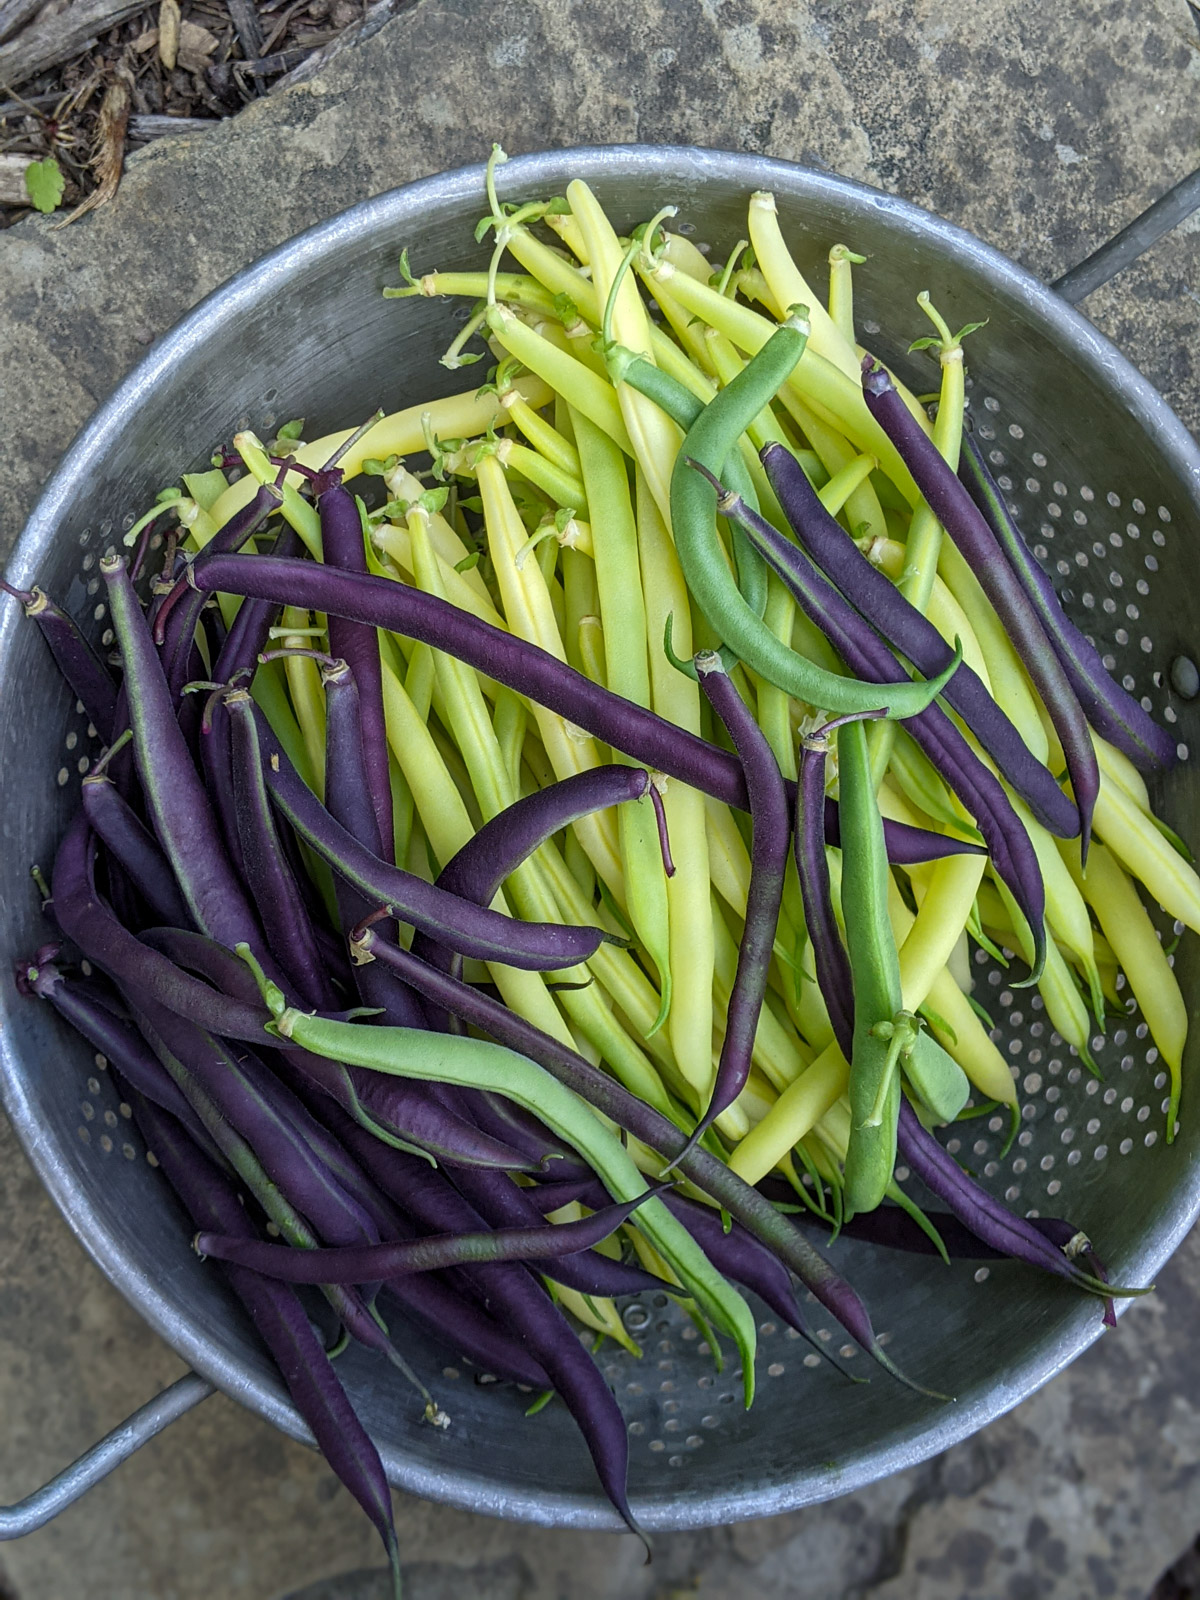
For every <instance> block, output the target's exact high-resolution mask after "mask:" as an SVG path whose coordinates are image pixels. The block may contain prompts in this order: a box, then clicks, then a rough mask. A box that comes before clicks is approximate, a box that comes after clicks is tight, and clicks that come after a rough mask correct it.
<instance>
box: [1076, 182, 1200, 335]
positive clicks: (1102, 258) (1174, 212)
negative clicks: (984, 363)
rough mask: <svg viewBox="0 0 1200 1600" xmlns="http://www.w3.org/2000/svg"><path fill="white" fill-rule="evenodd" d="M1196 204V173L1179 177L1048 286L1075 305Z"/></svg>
mask: <svg viewBox="0 0 1200 1600" xmlns="http://www.w3.org/2000/svg"><path fill="white" fill-rule="evenodd" d="M1198 206H1200V172H1192V173H1189V175H1188V176H1187V177H1186V178H1181V179H1180V181H1179V182H1178V183H1177V184H1176V185H1175V187H1174V188H1173V189H1168V190H1167V192H1166V194H1164V195H1160V196H1159V198H1158V199H1157V200H1156V201H1155V202H1154V204H1153V205H1151V206H1147V208H1146V210H1145V211H1143V212H1142V214H1141V216H1140V217H1135V218H1134V220H1133V221H1132V222H1131V223H1130V224H1129V226H1128V227H1126V228H1122V229H1121V231H1120V233H1118V234H1116V235H1115V236H1114V237H1113V238H1111V239H1110V240H1109V241H1108V243H1107V244H1102V245H1101V246H1100V248H1099V250H1094V251H1093V252H1092V254H1091V255H1090V256H1088V258H1087V260H1086V261H1081V262H1080V263H1079V265H1078V266H1077V267H1072V268H1071V270H1070V271H1069V272H1064V273H1063V275H1062V277H1061V278H1056V279H1055V280H1054V282H1053V283H1052V284H1051V285H1050V287H1051V288H1052V289H1054V290H1056V291H1057V292H1058V293H1059V294H1060V295H1062V297H1063V299H1064V300H1067V301H1069V302H1070V304H1071V305H1073V306H1074V305H1078V304H1079V302H1080V301H1081V300H1082V299H1083V298H1084V297H1085V296H1086V295H1089V294H1091V292H1092V290H1093V289H1098V288H1099V287H1100V285H1101V284H1102V283H1107V282H1108V280H1109V279H1110V278H1115V277H1116V275H1117V273H1118V272H1124V270H1125V268H1126V267H1128V266H1131V265H1132V264H1133V262H1135V261H1136V260H1137V259H1138V257H1139V256H1141V255H1145V253H1146V251H1147V250H1149V248H1150V246H1151V245H1152V244H1156V243H1157V242H1158V240H1159V239H1161V238H1162V236H1163V234H1164V233H1170V231H1171V229H1172V228H1177V227H1178V226H1179V224H1180V223H1181V222H1182V221H1183V220H1184V219H1185V218H1186V217H1190V216H1191V214H1192V212H1193V211H1195V210H1196V208H1197V207H1198Z"/></svg>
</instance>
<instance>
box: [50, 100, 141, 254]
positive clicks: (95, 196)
mask: <svg viewBox="0 0 1200 1600" xmlns="http://www.w3.org/2000/svg"><path fill="white" fill-rule="evenodd" d="M130 98H131V97H130V84H129V78H128V76H127V75H126V74H125V73H124V72H122V73H121V75H120V76H119V77H117V78H115V79H114V80H113V82H112V83H110V84H109V86H108V88H107V89H106V90H105V91H104V99H103V100H102V101H101V102H100V118H99V125H98V127H97V131H96V154H95V155H94V156H93V158H92V170H93V171H94V172H95V174H96V187H95V189H93V191H92V192H91V194H90V195H88V197H87V199H86V200H84V201H82V202H81V203H80V204H79V205H77V206H76V207H75V209H74V211H72V212H70V213H69V215H67V216H65V217H64V218H63V220H62V221H61V222H59V223H56V224H55V231H56V232H57V230H58V229H59V228H65V227H66V226H67V224H68V223H70V222H74V221H75V219H76V218H77V217H82V216H83V215H84V213H85V212H87V211H94V210H95V209H96V207H97V206H102V205H104V204H105V203H106V202H107V201H109V200H111V199H112V197H113V195H115V194H116V192H117V185H118V184H119V183H120V181H121V167H122V165H123V163H124V160H125V130H126V129H127V127H128V126H129V109H130Z"/></svg>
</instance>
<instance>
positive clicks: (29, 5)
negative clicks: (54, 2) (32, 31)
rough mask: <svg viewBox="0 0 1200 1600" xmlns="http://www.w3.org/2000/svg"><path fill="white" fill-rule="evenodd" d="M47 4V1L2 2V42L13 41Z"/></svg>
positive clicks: (0, 30) (2, 0)
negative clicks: (5, 40)
mask: <svg viewBox="0 0 1200 1600" xmlns="http://www.w3.org/2000/svg"><path fill="white" fill-rule="evenodd" d="M45 4H46V0H0V40H4V39H11V38H12V36H13V34H14V33H16V32H17V31H18V30H19V29H21V28H23V27H24V26H25V24H26V23H27V22H29V21H30V20H31V18H33V17H36V16H37V14H38V12H39V11H40V10H41V9H42V7H43V6H44V5H45Z"/></svg>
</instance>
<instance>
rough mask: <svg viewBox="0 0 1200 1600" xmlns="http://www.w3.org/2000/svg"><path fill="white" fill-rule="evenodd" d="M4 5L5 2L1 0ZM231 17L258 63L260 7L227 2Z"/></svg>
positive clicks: (249, 0)
mask: <svg viewBox="0 0 1200 1600" xmlns="http://www.w3.org/2000/svg"><path fill="white" fill-rule="evenodd" d="M0 3H3V0H0ZM227 4H228V7H229V15H230V17H231V19H232V21H233V26H234V28H235V29H236V30H237V36H238V39H239V40H240V41H241V46H242V53H243V55H244V56H245V57H246V60H247V61H256V60H257V59H258V57H259V56H260V55H262V50H263V36H262V29H261V28H260V27H259V23H258V7H257V6H256V5H255V4H254V0H227Z"/></svg>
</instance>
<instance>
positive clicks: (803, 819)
mask: <svg viewBox="0 0 1200 1600" xmlns="http://www.w3.org/2000/svg"><path fill="white" fill-rule="evenodd" d="M828 754H829V738H828V734H827V732H826V729H825V728H821V729H818V730H817V732H816V733H813V734H806V735H805V736H804V738H803V740H802V741H801V751H800V779H799V782H798V783H797V785H796V832H795V842H794V849H795V855H796V873H797V876H798V878H799V880H800V899H801V903H802V904H803V906H804V925H805V927H806V928H807V929H808V938H809V943H810V945H811V946H812V953H813V966H814V968H815V975H816V980H817V987H818V988H819V989H820V991H821V996H822V998H823V999H824V1001H825V1008H826V1010H827V1011H828V1012H829V1021H830V1025H831V1026H832V1028H833V1035H834V1038H835V1039H836V1040H837V1043H838V1049H839V1050H841V1052H842V1054H843V1055H844V1056H845V1058H846V1060H847V1061H849V1060H850V1057H851V1055H852V1054H853V1050H854V982H853V979H852V977H851V974H850V958H849V956H848V955H847V954H846V947H845V945H844V944H843V943H842V935H841V932H840V930H839V928H838V925H837V918H836V917H835V916H834V913H833V896H832V894H831V892H830V887H829V861H828V859H827V857H826V855H825V841H826V830H825V827H824V816H825V758H826V756H827V755H828Z"/></svg>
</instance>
